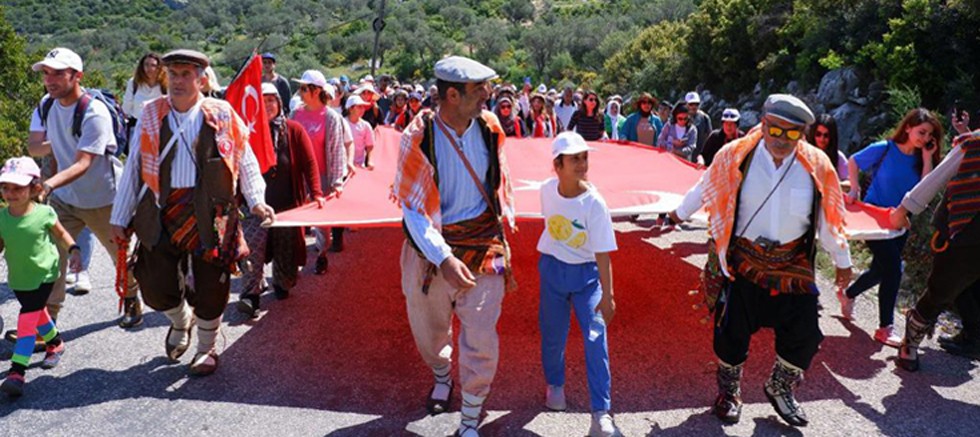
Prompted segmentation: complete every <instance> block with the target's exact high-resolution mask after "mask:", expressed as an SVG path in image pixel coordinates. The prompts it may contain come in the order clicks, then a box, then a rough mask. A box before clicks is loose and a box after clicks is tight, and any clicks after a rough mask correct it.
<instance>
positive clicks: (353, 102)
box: [344, 94, 368, 109]
mask: <svg viewBox="0 0 980 437" xmlns="http://www.w3.org/2000/svg"><path fill="white" fill-rule="evenodd" d="M366 105H368V102H365V101H364V99H362V98H361V96H359V95H357V94H354V95H352V96H350V97H348V98H347V103H346V104H345V105H344V107H345V108H347V109H350V108H353V107H355V106H366Z"/></svg>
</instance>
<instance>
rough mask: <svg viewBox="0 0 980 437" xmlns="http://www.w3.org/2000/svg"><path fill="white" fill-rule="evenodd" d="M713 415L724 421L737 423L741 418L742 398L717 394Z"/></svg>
mask: <svg viewBox="0 0 980 437" xmlns="http://www.w3.org/2000/svg"><path fill="white" fill-rule="evenodd" d="M713 411H714V413H715V416H716V417H718V419H721V421H722V422H725V423H738V420H739V419H741V418H742V398H741V397H739V396H727V395H724V394H719V395H718V398H716V399H715V405H714V408H713Z"/></svg>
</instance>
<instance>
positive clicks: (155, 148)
mask: <svg viewBox="0 0 980 437" xmlns="http://www.w3.org/2000/svg"><path fill="white" fill-rule="evenodd" d="M170 108H171V107H170V99H169V98H168V97H166V96H163V97H159V98H156V99H154V100H151V101H149V102H146V105H145V106H144V107H143V114H142V115H141V116H140V126H141V128H140V133H139V135H140V174H141V176H142V178H143V182H144V183H145V184H146V186H147V187H148V188H149V189H150V191H153V194H154V196H155V197H156V198H157V199H158V200H159V198H160V163H161V162H162V159H161V158H162V157H161V156H159V155H160V152H161V150H160V127H161V126H162V125H163V119H164V117H166V116H167V114H169V113H170ZM201 112H203V113H204V122H205V123H207V124H208V126H211V127H212V128H213V129H214V131H215V137H214V142H215V144H216V145H217V147H218V154H219V155H220V156H221V158H222V161H224V163H225V165H227V166H228V170H229V171H230V172H231V177H232V187H237V186H238V165H239V163H240V162H241V158H242V154H243V153H244V152H245V147H246V145H247V144H248V127H247V126H245V123H244V122H242V120H241V118H239V117H238V114H236V113H235V110H234V109H232V107H231V105H230V104H228V102H226V101H224V100H218V99H212V98H208V97H205V98H203V100H202V101H201ZM172 134H173V135H177V134H178V133H177V132H172ZM193 135H197V132H194V133H193Z"/></svg>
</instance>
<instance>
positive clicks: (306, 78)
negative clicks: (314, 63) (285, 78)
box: [293, 70, 327, 88]
mask: <svg viewBox="0 0 980 437" xmlns="http://www.w3.org/2000/svg"><path fill="white" fill-rule="evenodd" d="M293 82H297V83H302V84H306V85H314V86H318V87H320V88H326V87H327V78H326V77H323V73H321V72H319V71H318V70H306V71H304V72H303V76H302V77H300V78H299V79H293Z"/></svg>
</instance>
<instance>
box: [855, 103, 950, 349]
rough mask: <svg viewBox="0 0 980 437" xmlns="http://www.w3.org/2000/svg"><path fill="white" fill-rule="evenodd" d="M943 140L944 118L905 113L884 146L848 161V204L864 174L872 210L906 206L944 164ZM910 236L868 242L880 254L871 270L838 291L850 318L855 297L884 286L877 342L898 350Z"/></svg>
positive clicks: (872, 147) (918, 110) (919, 110)
mask: <svg viewBox="0 0 980 437" xmlns="http://www.w3.org/2000/svg"><path fill="white" fill-rule="evenodd" d="M942 141H943V126H942V124H941V123H940V122H939V117H938V116H936V114H933V113H932V112H931V111H929V110H928V109H923V108H916V109H913V110H911V111H909V112H908V113H907V114H905V117H904V118H902V121H901V122H900V123H899V124H898V127H896V128H895V131H894V132H893V133H892V136H891V138H888V139H886V140H882V141H879V142H877V143H874V144H871V145H870V146H868V147H866V148H864V149H863V150H861V151H860V152H857V153H855V154H854V155H852V156H851V159H850V160H848V161H847V171H848V178H849V179H850V182H851V191H850V192H849V193H848V195H847V197H846V200H847V202H848V203H852V202H854V201H855V200H857V199H860V198H861V191H862V189H861V186H860V185H859V183H858V171H859V170H860V171H865V172H867V173H869V176H870V177H871V183H870V185H869V186H868V193H867V195H866V196H864V201H865V202H866V203H869V204H871V205H875V206H880V207H885V208H893V207H896V206H898V205H899V204H900V203H901V202H902V198H903V197H904V196H905V193H907V192H908V191H909V190H911V189H912V187H914V186H915V184H917V183H919V181H920V180H921V179H922V178H923V177H925V176H926V175H927V174H929V172H930V171H932V168H933V165H934V164H938V163H939V149H940V148H941V145H942ZM907 239H908V233H905V234H902V235H900V236H898V237H895V238H891V239H887V240H872V241H868V242H867V244H868V248H869V249H871V253H872V254H874V258H873V259H872V260H871V267H870V268H869V269H868V270H866V271H865V272H864V273H862V274H861V276H859V277H858V278H857V280H855V281H854V282H853V283H852V284H851V286H850V287H848V288H847V290H846V291H843V292H842V291H840V290H839V291H838V292H837V298H838V299H839V300H840V303H841V313H842V315H843V316H844V318H847V319H850V318H851V317H852V316H853V311H854V298H856V297H857V296H858V295H860V294H861V293H863V292H864V291H865V290H867V289H869V288H871V287H873V286H875V285H878V330H876V331H875V334H874V339H875V340H876V341H878V342H880V343H882V344H885V345H888V346H892V347H898V346H899V344H900V343H901V341H902V337H901V336H899V335H896V333H895V332H894V331H893V328H892V322H893V321H894V318H895V301H896V299H897V297H898V287H899V285H900V283H901V281H902V249H903V248H904V247H905V241H906V240H907Z"/></svg>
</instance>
